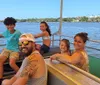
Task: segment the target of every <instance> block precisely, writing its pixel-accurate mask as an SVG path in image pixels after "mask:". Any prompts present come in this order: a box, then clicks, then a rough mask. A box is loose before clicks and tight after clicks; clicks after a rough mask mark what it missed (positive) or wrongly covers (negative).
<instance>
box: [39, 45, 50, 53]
mask: <svg viewBox="0 0 100 85" xmlns="http://www.w3.org/2000/svg"><path fill="white" fill-rule="evenodd" d="M49 50H50V47H48V46H47V45H45V44H43V45H42V46H41V50H40V53H41V54H42V55H43V54H44V53H47V52H49Z"/></svg>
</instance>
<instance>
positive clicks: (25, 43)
mask: <svg viewBox="0 0 100 85" xmlns="http://www.w3.org/2000/svg"><path fill="white" fill-rule="evenodd" d="M29 42H30V41H23V42H19V46H22V44H23V45H24V46H27V45H28V44H29Z"/></svg>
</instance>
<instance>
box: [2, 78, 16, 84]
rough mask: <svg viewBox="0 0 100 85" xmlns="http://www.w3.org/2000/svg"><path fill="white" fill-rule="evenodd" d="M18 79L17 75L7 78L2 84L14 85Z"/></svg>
mask: <svg viewBox="0 0 100 85" xmlns="http://www.w3.org/2000/svg"><path fill="white" fill-rule="evenodd" d="M16 80H17V78H16V77H15V76H14V77H12V78H11V79H5V80H3V81H2V85H12V84H13V83H14V82H15V81H16Z"/></svg>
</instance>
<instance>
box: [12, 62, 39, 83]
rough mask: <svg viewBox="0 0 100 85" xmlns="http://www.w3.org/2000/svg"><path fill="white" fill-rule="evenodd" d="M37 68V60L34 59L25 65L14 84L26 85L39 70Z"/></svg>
mask: <svg viewBox="0 0 100 85" xmlns="http://www.w3.org/2000/svg"><path fill="white" fill-rule="evenodd" d="M37 69H38V66H37V60H33V61H32V62H31V63H29V64H28V65H27V66H25V67H24V69H23V70H22V72H21V73H20V74H19V77H18V78H17V80H16V81H15V83H14V84H13V85H25V84H26V83H27V81H28V79H29V77H32V76H33V74H34V73H35V72H36V71H37Z"/></svg>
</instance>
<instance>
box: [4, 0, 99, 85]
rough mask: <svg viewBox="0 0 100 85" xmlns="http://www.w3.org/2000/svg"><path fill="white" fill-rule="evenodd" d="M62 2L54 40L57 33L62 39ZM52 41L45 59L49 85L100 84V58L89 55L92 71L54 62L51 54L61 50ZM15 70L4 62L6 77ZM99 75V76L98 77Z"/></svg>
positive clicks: (19, 63)
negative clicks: (50, 59)
mask: <svg viewBox="0 0 100 85" xmlns="http://www.w3.org/2000/svg"><path fill="white" fill-rule="evenodd" d="M62 3H63V0H61V12H60V18H61V19H60V26H59V31H58V32H56V33H54V34H53V37H52V41H53V42H54V41H56V40H55V39H54V36H55V35H59V36H60V39H61V27H62ZM53 42H52V47H51V50H50V52H49V53H46V54H44V55H43V56H44V59H45V62H46V65H47V72H48V75H47V78H48V79H47V85H100V79H99V78H100V68H99V67H97V65H99V64H100V59H97V58H96V57H95V56H89V61H90V62H89V66H90V73H91V74H90V73H87V72H85V71H83V70H81V69H79V68H77V67H75V66H73V65H69V64H68V65H64V64H61V63H60V64H53V63H50V61H49V56H50V55H52V54H54V53H57V52H59V48H58V47H54V44H53ZM23 58H24V57H21V59H20V60H19V61H17V64H18V66H20V65H21V63H22V60H23ZM14 74H15V72H14V71H13V70H12V69H11V68H10V66H9V64H8V62H6V63H5V64H4V78H10V77H11V76H13V75H14ZM98 77H99V78H98Z"/></svg>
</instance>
